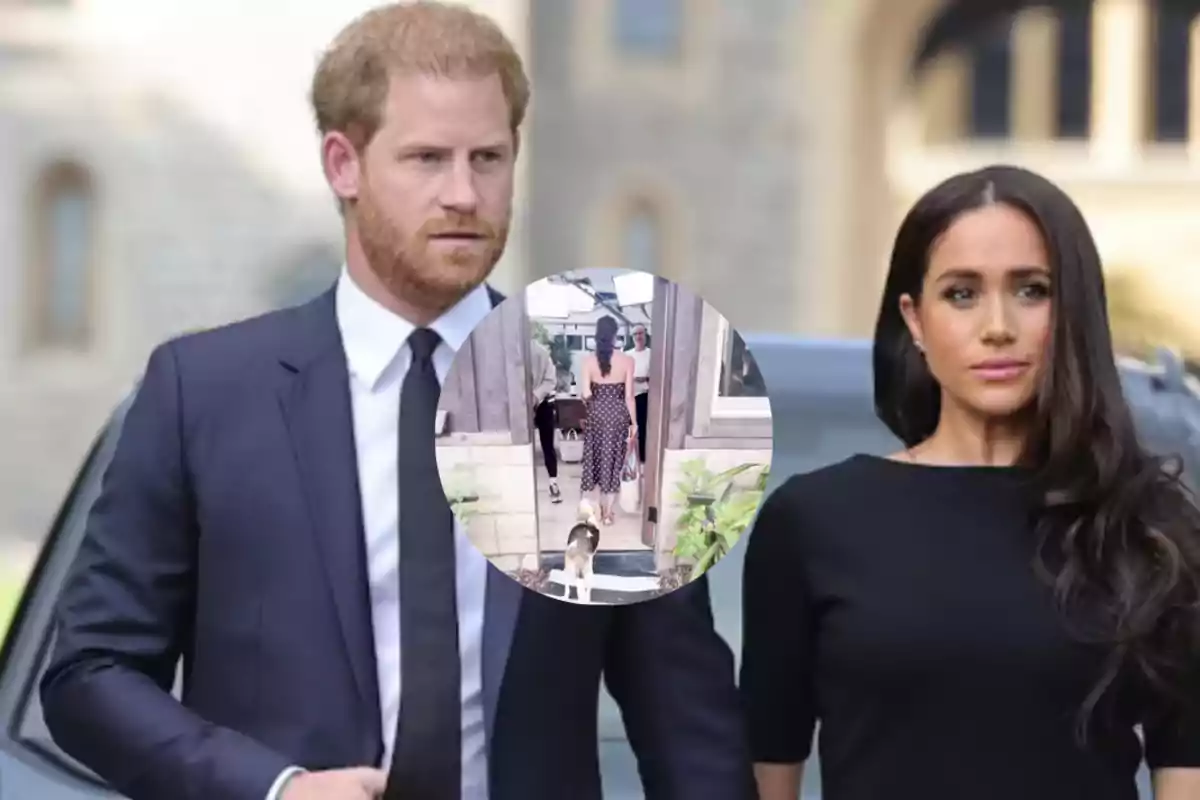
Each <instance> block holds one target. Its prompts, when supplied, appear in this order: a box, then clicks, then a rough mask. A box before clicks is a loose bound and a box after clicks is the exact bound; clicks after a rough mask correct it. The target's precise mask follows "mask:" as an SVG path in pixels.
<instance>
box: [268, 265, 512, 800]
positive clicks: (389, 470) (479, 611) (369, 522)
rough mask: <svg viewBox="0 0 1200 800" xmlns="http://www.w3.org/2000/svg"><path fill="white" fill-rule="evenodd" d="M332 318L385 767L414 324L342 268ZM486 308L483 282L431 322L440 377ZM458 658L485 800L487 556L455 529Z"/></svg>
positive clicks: (391, 739) (474, 792) (466, 768)
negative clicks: (344, 378)
mask: <svg viewBox="0 0 1200 800" xmlns="http://www.w3.org/2000/svg"><path fill="white" fill-rule="evenodd" d="M336 296H337V300H336V307H337V323H338V327H339V329H340V330H341V334H342V344H343V346H344V348H345V351H346V362H347V365H348V367H349V372H350V400H351V410H352V414H353V419H354V441H355V448H356V451H357V455H358V481H359V487H360V491H361V495H362V497H361V500H362V519H363V534H364V535H365V537H366V547H367V580H368V581H369V583H370V593H371V610H372V612H371V616H372V625H373V627H374V631H375V656H376V661H377V663H378V665H379V672H378V677H379V700H380V709H379V713H380V721H381V723H382V726H383V741H384V760H383V765H382V766H383V769H385V770H386V769H387V768H388V766H389V764H390V763H391V758H392V751H393V747H394V745H395V737H396V720H397V717H398V715H399V713H400V690H401V689H400V687H401V675H400V578H399V566H400V558H401V554H400V530H399V519H400V517H399V492H398V486H397V482H398V473H397V469H398V465H397V457H396V454H397V452H398V451H399V450H398V448H399V446H400V445H399V441H398V437H399V430H398V428H399V419H400V386H401V384H402V383H403V381H404V376H405V373H407V372H408V367H409V364H410V363H411V362H412V352H411V350H410V349H409V348H408V347H406V346H405V345H406V343H407V341H408V335H409V334H410V333H411V332H412V331H413V325H412V324H410V323H409V322H408V321H407V320H404V319H402V318H401V317H399V316H397V315H395V314H393V313H392V312H391V311H389V310H388V309H386V308H384V307H383V306H382V305H380V304H379V303H377V302H375V301H374V300H373V299H371V298H370V297H368V296H367V294H366V293H365V292H363V291H362V289H360V288H359V287H358V285H357V284H356V283H355V282H354V280H353V279H352V278H351V277H350V275H349V273H348V272H346V270H345V269H343V270H342V274H341V276H340V277H339V278H338V284H337V289H336ZM491 310H492V303H491V298H490V297H489V295H488V291H487V288H486V287H485V286H482V285H481V286H479V287H477V288H476V289H475V290H473V291H472V292H471V293H470V294H468V295H467V296H466V297H464V298H463V299H462V300H461V301H459V303H458V304H457V305H456V306H454V307H453V308H451V309H450V310H449V311H447V312H446V313H445V314H444V315H442V317H440V318H439V319H438V320H437V321H435V322H434V323H432V324H431V325H429V327H430V328H431V329H432V330H434V331H436V332H437V333H438V335H439V336H441V339H442V341H441V343H439V344H438V347H437V349H436V350H435V351H434V353H433V361H434V368H435V369H436V371H437V375H438V379H439V380H441V381H443V382H444V381H445V380H446V373H447V372H449V370H450V364H451V363H452V362H453V360H454V354H455V353H456V352H457V351H458V349H459V348H461V347H462V345H463V343H464V342H465V341H466V340H467V337H468V336H470V334H471V332H472V331H473V330H474V329H475V326H476V325H478V324H479V323H480V322H482V321H483V319H484V317H486V316H487V315H488V314H489V313H490V312H491ZM454 538H455V550H456V563H457V573H458V579H457V590H458V591H457V595H458V637H459V655H460V658H461V659H462V747H463V752H462V767H463V795H462V796H463V800H487V735H486V731H485V728H484V709H483V611H484V600H485V596H486V586H487V565H488V562H487V559H486V558H485V557H484V556H483V554H482V553H480V551H479V550H477V549H476V548H475V547H474V546H473V545H472V544H471V543H470V541H469V540H468V539H467V536H466V532H465V531H464V530H463V529H462V526H461V525H459V524H458V523H457V522H456V523H455V530H454ZM292 774H294V771H292V770H289V771H288V772H285V773H284V774H282V775H280V776H279V780H278V781H276V785H275V786H274V787H272V791H271V793H270V794H268V796H267V800H273V799H274V798H275V797H276V796H277V795H278V793H279V790H280V789H281V788H282V786H283V784H284V783H285V782H286V780H287V778H288V777H290V776H291V775H292Z"/></svg>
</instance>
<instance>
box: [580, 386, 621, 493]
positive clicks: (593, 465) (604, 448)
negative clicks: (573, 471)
mask: <svg viewBox="0 0 1200 800" xmlns="http://www.w3.org/2000/svg"><path fill="white" fill-rule="evenodd" d="M629 424H630V419H629V409H628V408H626V407H625V384H624V383H593V384H592V398H591V400H590V401H588V413H587V427H586V428H584V431H583V463H582V464H581V467H582V473H583V481H582V484H581V487H580V488H581V489H582V490H583V491H585V492H590V491H591V490H592V489H594V488H596V487H597V486H599V487H600V491H601V492H603V493H605V494H616V493H617V492H618V491H619V490H620V488H621V469H622V468H623V467H624V466H625V447H626V445H627V443H628V440H629Z"/></svg>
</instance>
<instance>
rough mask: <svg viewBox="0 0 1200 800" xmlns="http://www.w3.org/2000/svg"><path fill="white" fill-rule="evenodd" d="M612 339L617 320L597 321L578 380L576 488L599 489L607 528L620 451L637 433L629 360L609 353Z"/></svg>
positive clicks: (618, 484) (621, 464)
mask: <svg viewBox="0 0 1200 800" xmlns="http://www.w3.org/2000/svg"><path fill="white" fill-rule="evenodd" d="M616 337H617V321H616V320H615V319H613V318H612V317H610V316H607V315H605V316H603V317H601V318H600V319H599V320H598V321H597V322H596V352H595V353H589V354H588V356H587V357H586V358H584V360H583V369H582V372H583V376H582V380H581V381H580V383H581V385H582V391H583V401H584V404H585V405H586V407H587V424H586V425H585V427H584V431H583V464H582V475H583V479H582V482H581V484H580V489H581V490H582V492H583V494H585V495H586V494H587V493H588V492H590V491H592V490H593V489H597V488H598V489H599V492H600V498H599V506H600V520H601V522H603V523H604V524H605V525H612V524H613V521H614V517H613V506H614V505H615V504H616V497H617V492H618V491H620V489H621V469H622V467H624V465H625V453H626V448H627V447H628V446H629V443H630V440H631V439H632V438H633V436H634V434H635V433H636V430H637V425H636V424H635V423H634V422H633V419H634V408H633V359H632V358H630V357H629V356H627V355H625V354H624V353H620V352H614V350H613V342H614V340H615V339H616Z"/></svg>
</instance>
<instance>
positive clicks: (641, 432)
mask: <svg viewBox="0 0 1200 800" xmlns="http://www.w3.org/2000/svg"><path fill="white" fill-rule="evenodd" d="M648 338H649V337H648V336H647V334H646V326H645V325H641V324H638V325H635V326H633V350H632V351H631V352H630V354H629V355H631V356H633V404H634V410H635V411H636V414H635V416H636V422H637V449H638V476H639V477H641V474H642V472H644V470H645V469H646V428H647V427H648V426H649V420H650V348H649V347H647V346H646V344H647V342H646V340H647V339H648Z"/></svg>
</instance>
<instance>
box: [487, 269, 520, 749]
mask: <svg viewBox="0 0 1200 800" xmlns="http://www.w3.org/2000/svg"><path fill="white" fill-rule="evenodd" d="M487 292H488V299H489V300H491V303H492V308H493V309H494V308H496V307H497V306H498V305H500V304H501V303H503V302H504V300H505V297H504V295H503V294H501V293H500V292H498V291H497V290H496V289H494V288H492V286H491V285H490V284H489V285H488V287H487ZM524 592H525V590H524V589H523V588H522V587H521V585H520V584H519V583H517V582H516V581H515V580H513V579H512V578H510V577H509V576H508V575H505V574H504V573H503V572H501V571H500V570H498V569H496V567H494V566H491V565H490V564H489V565H488V572H487V604H486V606H485V608H484V615H483V709H484V723H485V726H486V730H487V738H488V741H489V742H490V741H491V740H492V733H493V731H494V730H495V727H496V707H497V704H498V703H499V700H500V686H501V684H502V683H503V681H504V670H505V667H507V666H508V654H509V652H510V651H511V649H512V640H513V633H514V632H515V631H516V628H517V617H518V615H519V612H520V610H521V598H522V597H523V596H524Z"/></svg>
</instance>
